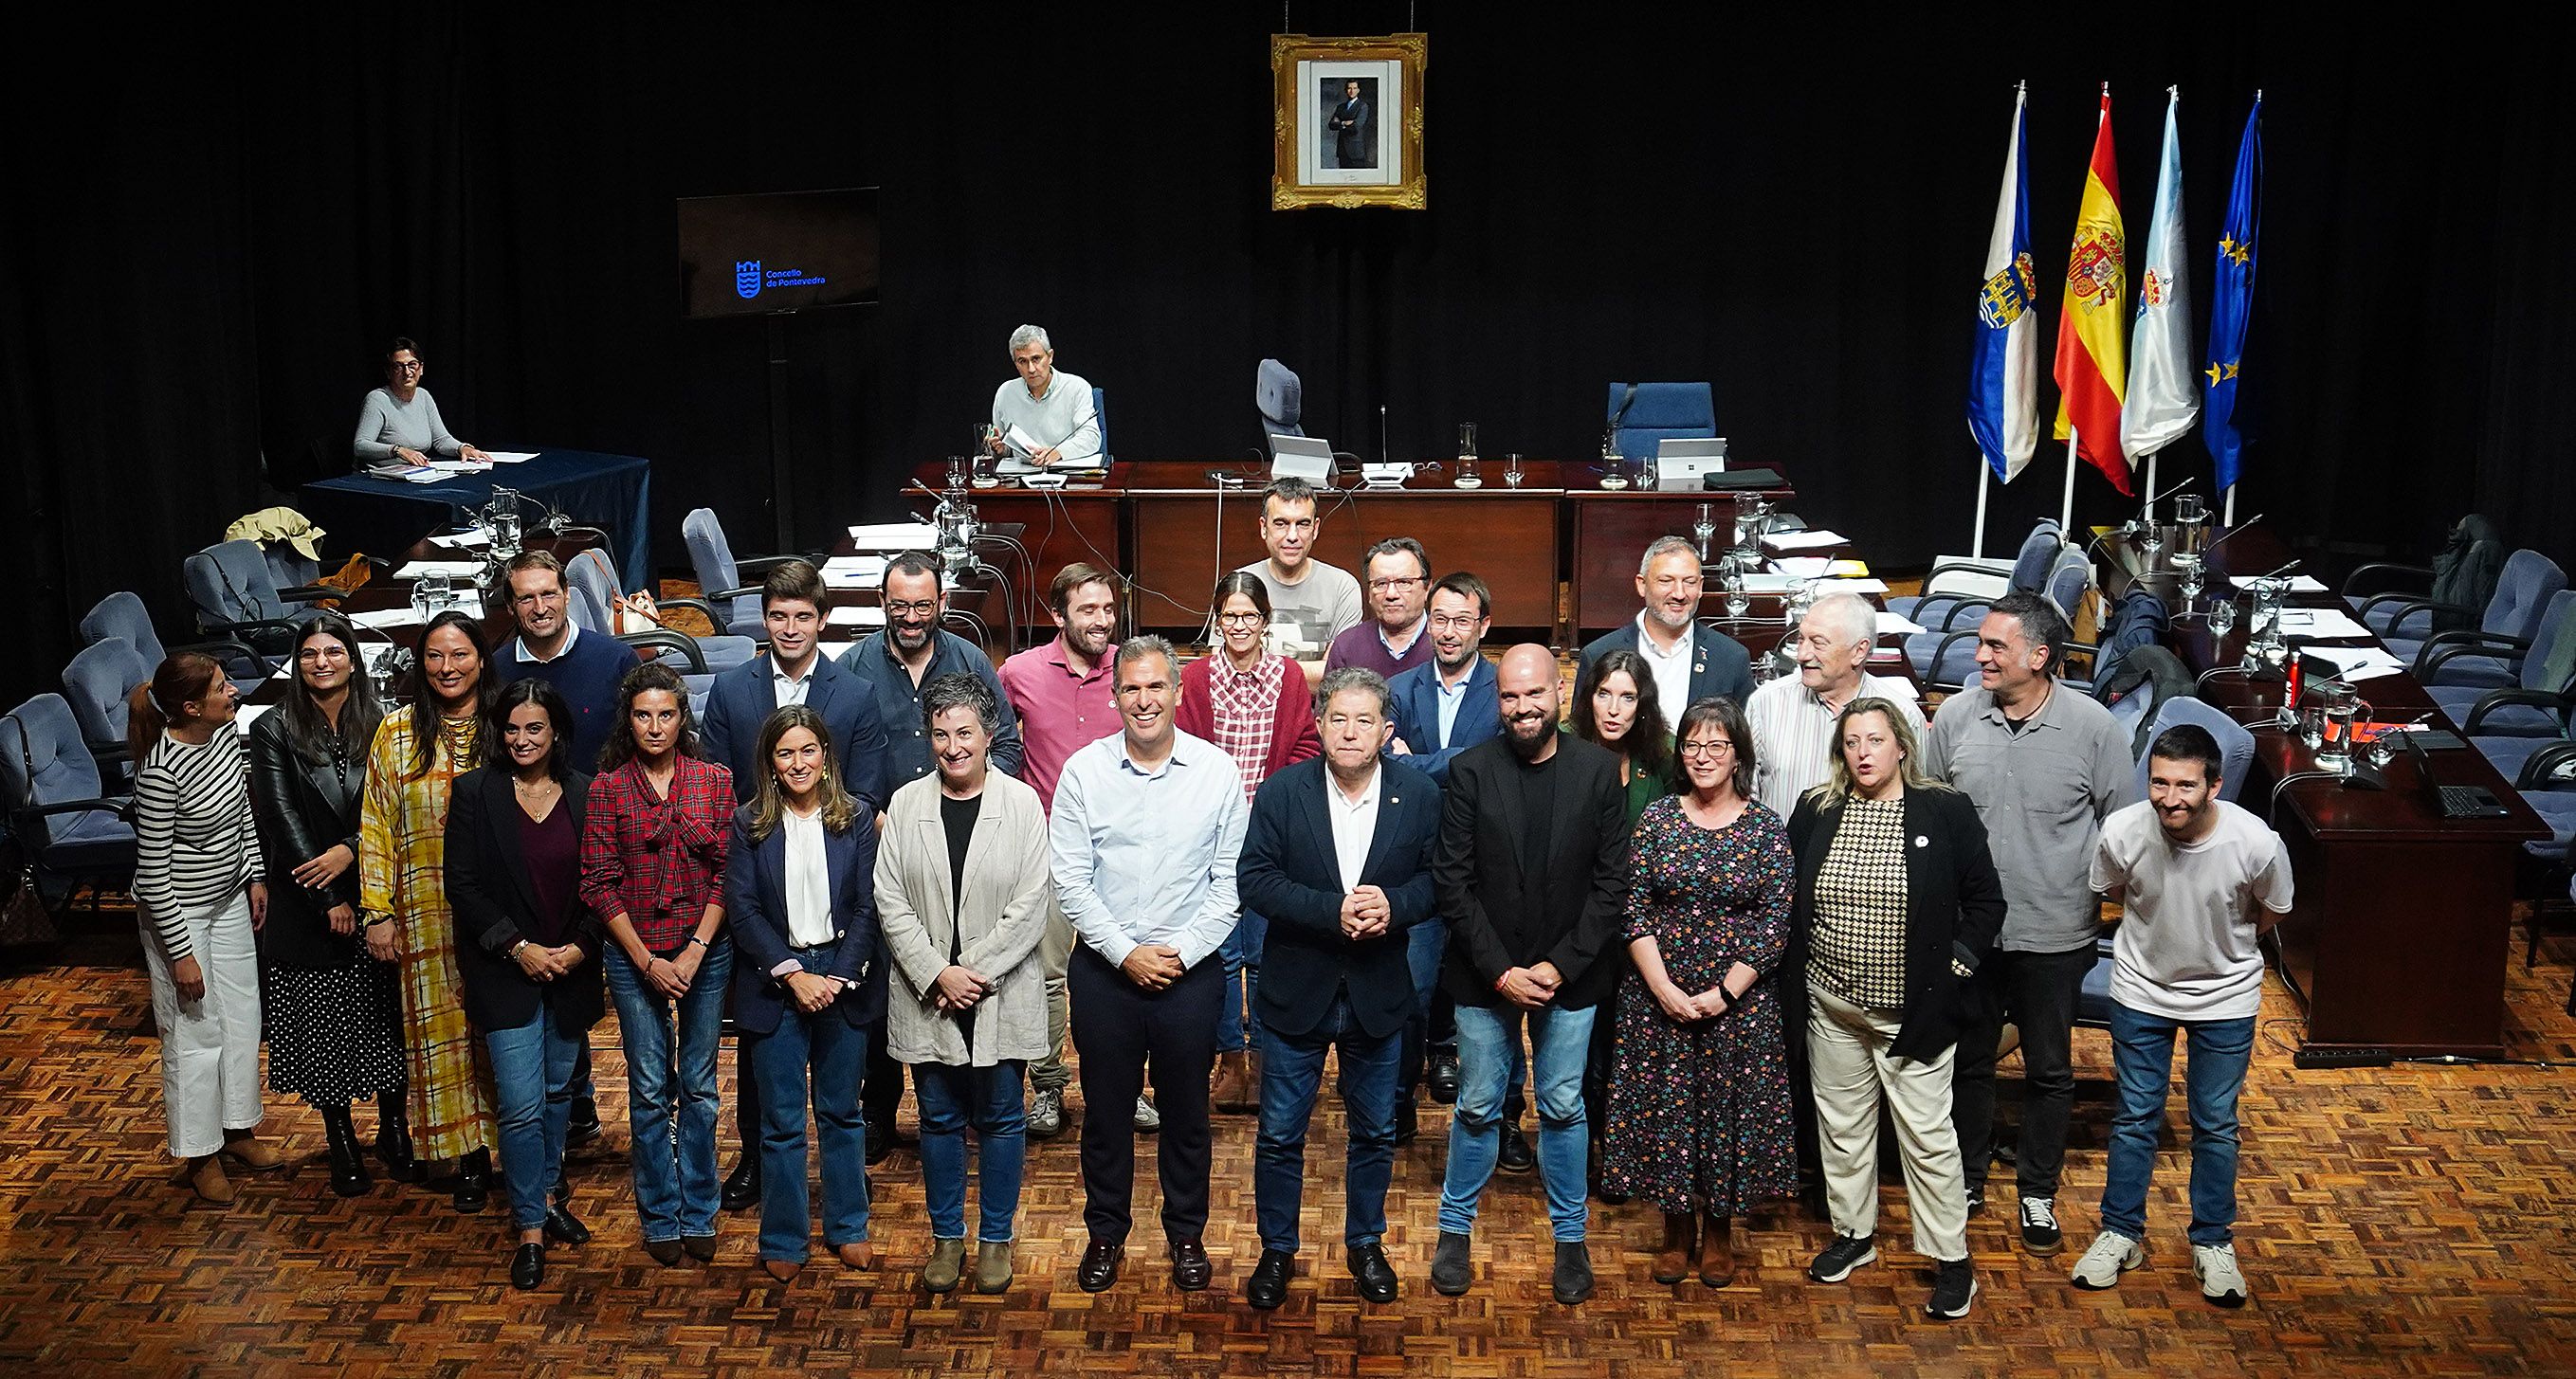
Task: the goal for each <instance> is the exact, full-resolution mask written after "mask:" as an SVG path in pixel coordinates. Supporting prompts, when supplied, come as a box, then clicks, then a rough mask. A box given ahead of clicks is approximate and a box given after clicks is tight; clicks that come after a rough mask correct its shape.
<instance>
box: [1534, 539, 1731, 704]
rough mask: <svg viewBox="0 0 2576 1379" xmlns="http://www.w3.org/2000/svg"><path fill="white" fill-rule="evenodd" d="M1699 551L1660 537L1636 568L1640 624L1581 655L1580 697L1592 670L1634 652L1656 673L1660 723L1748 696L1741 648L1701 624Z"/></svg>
mask: <svg viewBox="0 0 2576 1379" xmlns="http://www.w3.org/2000/svg"><path fill="white" fill-rule="evenodd" d="M1699 596H1700V562H1699V551H1698V550H1697V549H1696V548H1694V547H1693V546H1692V545H1691V543H1690V542H1688V541H1685V540H1683V539H1682V538H1681V537H1678V536H1660V537H1657V538H1655V543H1654V544H1653V545H1651V546H1648V547H1647V548H1646V556H1645V559H1643V560H1640V561H1639V562H1637V597H1638V598H1639V599H1641V600H1643V601H1644V603H1645V607H1644V608H1643V609H1642V610H1641V611H1639V612H1638V614H1637V620H1636V621H1635V622H1632V623H1630V624H1628V625H1627V626H1625V627H1622V628H1620V629H1619V630H1618V631H1616V632H1607V633H1603V634H1602V635H1601V636H1600V637H1599V638H1597V639H1595V640H1594V641H1592V642H1591V643H1590V644H1588V645H1586V646H1585V647H1584V648H1583V665H1582V668H1581V669H1580V670H1579V671H1577V672H1576V674H1575V677H1574V692H1575V694H1576V695H1577V696H1578V697H1579V696H1582V695H1587V694H1590V693H1592V667H1593V666H1594V665H1596V664H1598V663H1599V661H1600V660H1601V658H1602V657H1604V656H1607V655H1609V654H1610V653H1611V652H1613V651H1633V652H1635V653H1637V655H1639V656H1640V657H1642V658H1644V660H1645V662H1646V666H1647V668H1648V669H1650V670H1652V671H1653V672H1654V674H1655V699H1656V702H1658V703H1659V704H1661V705H1662V706H1663V710H1664V721H1665V722H1666V723H1679V722H1681V721H1682V710H1684V709H1687V708H1689V707H1690V706H1691V705H1692V704H1694V703H1697V702H1698V701H1700V700H1702V699H1708V698H1712V697H1715V696H1718V695H1724V696H1725V697H1727V698H1729V699H1732V700H1734V701H1735V702H1736V703H1738V704H1742V703H1743V702H1745V701H1746V700H1748V699H1750V698H1752V697H1753V658H1752V657H1750V656H1748V655H1746V654H1745V651H1744V644H1743V643H1742V642H1739V641H1737V640H1735V639H1734V638H1733V637H1730V636H1728V635H1726V634H1725V633H1723V632H1720V631H1717V630H1716V629H1714V628H1708V627H1702V626H1700V625H1699Z"/></svg>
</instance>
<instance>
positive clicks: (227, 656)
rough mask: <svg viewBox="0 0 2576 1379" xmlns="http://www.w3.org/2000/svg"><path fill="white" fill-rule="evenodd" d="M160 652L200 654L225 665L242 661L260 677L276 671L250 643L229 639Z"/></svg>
mask: <svg viewBox="0 0 2576 1379" xmlns="http://www.w3.org/2000/svg"><path fill="white" fill-rule="evenodd" d="M162 650H163V651H165V652H167V653H169V654H171V655H174V656H175V655H177V654H178V653H180V652H182V651H196V652H202V653H204V654H205V655H208V656H212V657H214V658H215V659H216V660H217V661H223V662H227V663H229V662H230V661H232V660H235V659H239V660H244V661H248V662H250V663H251V664H252V665H255V666H257V667H259V673H260V674H262V675H270V674H274V673H275V670H276V668H275V667H273V666H271V665H270V664H269V661H268V658H267V657H265V656H262V655H260V654H259V653H258V652H257V651H254V650H252V649H251V645H250V643H248V642H245V641H238V640H235V639H233V638H230V637H225V638H222V639H219V640H216V641H210V642H190V643H188V644H187V645H185V646H167V647H163V648H162Z"/></svg>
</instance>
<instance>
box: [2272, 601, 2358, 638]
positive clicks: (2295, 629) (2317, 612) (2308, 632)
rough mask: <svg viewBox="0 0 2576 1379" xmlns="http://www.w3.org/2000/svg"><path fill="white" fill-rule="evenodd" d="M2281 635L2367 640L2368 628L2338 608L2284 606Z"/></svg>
mask: <svg viewBox="0 0 2576 1379" xmlns="http://www.w3.org/2000/svg"><path fill="white" fill-rule="evenodd" d="M2281 635H2283V636H2285V637H2298V638H2310V637H2321V638H2325V639H2328V640H2333V641H2367V640H2369V638H2370V629H2369V628H2367V627H2364V626H2362V625H2361V623H2360V622H2358V621H2357V620H2355V619H2354V618H2353V616H2352V615H2351V614H2350V613H2347V612H2345V611H2343V610H2342V609H2340V608H2284V609H2282V610H2281Z"/></svg>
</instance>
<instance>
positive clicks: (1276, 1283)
mask: <svg viewBox="0 0 2576 1379" xmlns="http://www.w3.org/2000/svg"><path fill="white" fill-rule="evenodd" d="M1175 1253H1176V1254H1177V1251H1175ZM1296 1272H1297V1256H1295V1255H1292V1254H1290V1253H1288V1252H1287V1251H1286V1250H1263V1251H1262V1252H1261V1262H1260V1263H1258V1264H1255V1265H1253V1266H1252V1277H1250V1278H1248V1279H1245V1280H1244V1281H1243V1300H1244V1301H1245V1302H1248V1303H1251V1304H1252V1305H1253V1306H1255V1307H1258V1308H1260V1309H1261V1310H1262V1311H1264V1312H1267V1311H1269V1310H1270V1309H1271V1308H1274V1307H1277V1306H1278V1305H1279V1304H1281V1303H1283V1302H1286V1301H1287V1300H1288V1278H1289V1276H1290V1275H1291V1274H1294V1273H1296Z"/></svg>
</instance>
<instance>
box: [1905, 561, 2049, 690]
mask: <svg viewBox="0 0 2576 1379" xmlns="http://www.w3.org/2000/svg"><path fill="white" fill-rule="evenodd" d="M2092 587H2093V562H2092V559H2091V558H2090V557H2089V556H2087V555H2086V554H2085V553H2084V551H2083V550H2082V549H2081V548H2079V547H2075V546H2067V547H2064V548H2062V549H2060V550H2059V551H2058V552H2057V556H2056V559H2055V562H2054V563H2053V564H2052V565H2050V567H2049V571H2048V578H2047V580H2046V581H2045V582H2043V583H2042V585H2041V587H2040V593H2041V595H2042V596H2044V597H2045V598H2047V600H2048V601H2049V602H2050V603H2051V604H2054V605H2056V608H2057V611H2058V613H2059V614H2060V615H2062V616H2063V617H2065V619H2066V621H2067V622H2068V623H2069V624H2072V623H2073V622H2074V621H2075V612H2076V609H2077V608H2079V607H2081V606H2082V604H2083V602H2084V595H2085V593H2086V592H2087V591H2088V590H2090V589H2091V588H2092ZM1949 621H1950V620H1949V619H1948V618H1944V619H1943V623H1944V625H1945V626H1947V625H1949ZM1983 621H1985V614H1984V612H1983V611H1982V609H1980V611H1979V612H1978V614H1977V617H1976V619H1975V621H1969V622H1963V623H1962V624H1961V625H1959V626H1956V627H1954V628H1952V630H1950V631H1948V632H1942V631H1938V630H1935V631H1930V632H1915V633H1910V634H1908V635H1907V636H1906V638H1905V659H1906V660H1907V661H1908V662H1909V663H1911V664H1912V666H1913V667H1914V677H1915V679H1917V680H1918V681H1920V682H1922V684H1923V686H1924V688H1926V689H1958V688H1960V687H1961V686H1963V685H1965V684H1967V683H1968V680H1969V678H1970V677H1971V676H1974V675H1975V674H1976V673H1977V624H1978V623H1980V622H1983ZM2062 650H2063V651H2067V652H2090V651H2093V650H2094V647H2093V645H2092V644H2091V643H2089V642H2068V643H2067V644H2066V646H2065V647H2064V648H2062ZM2077 683H2078V684H2079V685H2088V682H2084V681H2079V682H2077ZM2081 692H2083V693H2091V690H2090V688H2089V687H2086V688H2083V689H2082V690H2081Z"/></svg>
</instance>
